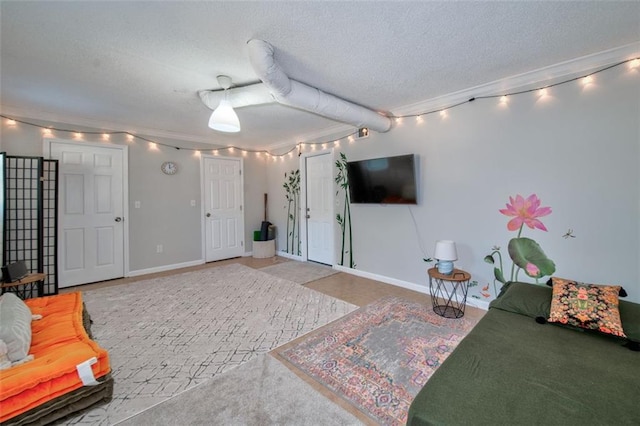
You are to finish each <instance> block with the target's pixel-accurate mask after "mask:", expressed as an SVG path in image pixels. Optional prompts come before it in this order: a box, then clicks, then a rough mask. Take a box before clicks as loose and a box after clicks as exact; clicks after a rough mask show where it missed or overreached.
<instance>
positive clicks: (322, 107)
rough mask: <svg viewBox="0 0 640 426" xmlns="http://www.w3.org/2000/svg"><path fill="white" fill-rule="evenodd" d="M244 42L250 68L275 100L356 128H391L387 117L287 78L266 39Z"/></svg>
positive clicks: (378, 129) (379, 130) (380, 129)
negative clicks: (247, 48)
mask: <svg viewBox="0 0 640 426" xmlns="http://www.w3.org/2000/svg"><path fill="white" fill-rule="evenodd" d="M247 45H248V46H249V60H250V61H251V65H252V66H253V69H254V70H255V72H256V74H258V77H259V78H260V80H262V82H263V83H264V84H265V86H266V87H267V88H268V89H269V90H270V92H271V94H272V95H273V97H274V98H275V99H276V101H278V102H279V103H281V104H284V105H289V106H291V107H294V108H300V109H303V110H305V111H309V112H313V113H315V114H318V115H321V116H323V117H327V118H330V119H332V120H336V121H341V122H343V123H348V124H351V125H353V126H355V127H358V128H361V127H367V128H369V129H371V130H375V131H377V132H386V131H388V130H389V129H390V128H391V119H390V118H389V117H385V116H384V115H382V114H379V113H377V112H376V111H373V110H370V109H368V108H364V107H362V106H360V105H356V104H354V103H351V102H349V101H345V100H344V99H340V98H338V97H336V96H334V95H331V94H329V93H325V92H323V91H321V90H320V89H316V88H315V87H311V86H308V85H306V84H304V83H300V82H299V81H296V80H292V79H290V78H289V76H287V75H286V74H285V73H284V71H283V70H282V69H281V68H280V66H279V65H278V64H277V63H276V62H275V60H274V58H273V46H271V45H270V44H269V43H267V42H266V41H263V40H256V39H253V40H249V41H248V42H247Z"/></svg>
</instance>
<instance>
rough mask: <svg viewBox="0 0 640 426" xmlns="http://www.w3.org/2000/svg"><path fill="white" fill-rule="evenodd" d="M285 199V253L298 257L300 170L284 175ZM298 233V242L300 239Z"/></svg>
mask: <svg viewBox="0 0 640 426" xmlns="http://www.w3.org/2000/svg"><path fill="white" fill-rule="evenodd" d="M282 186H283V187H284V190H285V197H286V200H287V238H286V240H287V253H291V254H298V255H300V244H299V242H298V247H297V251H298V252H297V253H295V249H296V244H295V239H296V229H297V228H296V226H300V225H299V223H298V200H299V198H300V169H297V170H292V171H291V172H289V173H288V174H287V173H286V172H285V174H284V184H283V185H282ZM299 234H300V231H298V235H297V236H298V240H299V239H300V235H299ZM289 238H291V251H289Z"/></svg>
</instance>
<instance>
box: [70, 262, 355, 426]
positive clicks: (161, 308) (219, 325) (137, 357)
mask: <svg viewBox="0 0 640 426" xmlns="http://www.w3.org/2000/svg"><path fill="white" fill-rule="evenodd" d="M83 297H84V301H85V303H86V305H87V309H88V311H89V313H90V314H91V318H92V319H93V321H94V323H93V325H92V332H93V335H94V338H95V339H96V341H97V342H98V343H99V344H100V345H101V346H102V347H104V348H105V349H107V350H108V351H109V357H110V360H111V367H112V370H113V373H112V374H113V377H114V380H115V384H114V396H113V400H112V401H111V402H110V403H109V404H104V405H101V406H99V407H96V408H94V409H92V410H90V411H88V412H86V413H82V414H80V415H78V416H76V417H73V418H71V419H68V420H67V421H66V423H67V424H91V425H111V424H114V423H117V422H118V421H119V420H122V419H125V418H127V417H129V416H131V415H133V414H136V413H138V412H140V411H143V410H145V409H147V408H149V407H151V406H153V405H155V404H157V403H159V402H162V401H164V400H166V399H168V398H170V397H172V396H174V395H177V394H178V393H180V392H182V391H184V390H186V389H189V388H191V387H193V386H196V385H198V384H200V383H202V382H204V381H206V380H209V379H211V378H213V377H214V376H216V375H218V374H220V373H222V372H225V371H227V370H229V369H231V368H233V367H235V366H238V365H240V364H242V363H244V362H246V361H249V360H251V359H253V358H254V357H256V356H257V355H258V354H261V353H265V352H268V351H270V350H272V349H274V348H276V347H278V346H281V345H282V344H284V343H287V342H289V341H291V340H292V339H295V338H296V337H299V336H302V335H303V334H305V333H307V332H309V331H312V330H314V329H316V328H318V327H320V326H322V325H324V324H327V323H329V322H331V321H333V320H335V319H337V318H340V317H342V316H343V315H345V314H347V313H349V312H351V311H353V310H355V309H357V307H356V306H354V305H351V304H349V303H346V302H343V301H340V300H338V299H335V298H332V297H330V296H327V295H324V294H322V293H319V292H316V291H314V290H311V289H308V288H305V287H303V286H300V285H298V284H296V283H293V282H291V281H287V280H283V279H280V278H276V277H274V276H272V275H269V274H265V273H264V272H260V271H258V270H255V269H252V268H249V267H246V266H243V265H239V264H232V265H227V266H221V267H215V268H211V269H207V270H202V271H196V272H189V273H185V274H180V275H173V276H168V277H162V278H157V279H151V280H145V281H140V282H137V283H133V284H130V285H126V286H113V287H107V288H102V289H99V290H92V291H87V292H85V293H84V294H83Z"/></svg>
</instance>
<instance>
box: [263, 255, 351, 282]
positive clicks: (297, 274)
mask: <svg viewBox="0 0 640 426" xmlns="http://www.w3.org/2000/svg"><path fill="white" fill-rule="evenodd" d="M260 270H261V271H262V272H266V273H268V274H271V275H274V276H276V277H280V278H284V279H286V280H289V281H293V282H294V283H298V284H305V283H308V282H311V281H315V280H319V279H320V278H324V277H328V276H329V275H333V274H337V273H338V271H336V270H335V269H333V268H332V267H331V266H325V265H320V264H317V263H313V262H298V261H296V260H292V261H290V262H283V263H278V264H277V265H272V266H267V267H265V268H261V269H260Z"/></svg>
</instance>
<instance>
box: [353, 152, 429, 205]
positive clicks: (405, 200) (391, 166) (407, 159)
mask: <svg viewBox="0 0 640 426" xmlns="http://www.w3.org/2000/svg"><path fill="white" fill-rule="evenodd" d="M415 159H416V156H415V155H414V154H409V155H399V156H396V157H384V158H373V159H370V160H362V161H350V162H347V174H348V177H349V196H350V197H351V202H352V203H356V204H357V203H361V204H418V198H417V190H416V183H417V180H416V164H415V163H416V161H415Z"/></svg>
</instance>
